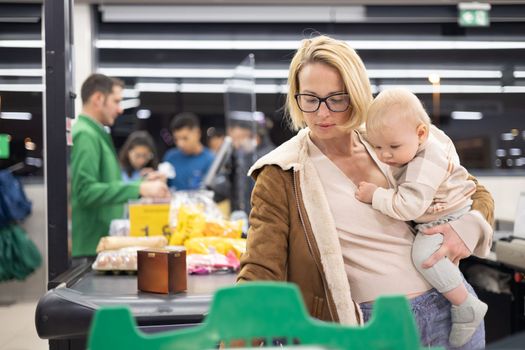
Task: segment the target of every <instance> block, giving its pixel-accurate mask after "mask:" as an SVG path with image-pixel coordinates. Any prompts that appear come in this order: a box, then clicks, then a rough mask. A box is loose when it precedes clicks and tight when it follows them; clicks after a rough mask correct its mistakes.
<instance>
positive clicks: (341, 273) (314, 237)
mask: <svg viewBox="0 0 525 350" xmlns="http://www.w3.org/2000/svg"><path fill="white" fill-rule="evenodd" d="M308 132H309V130H308V129H303V130H301V131H300V132H299V133H298V134H297V135H296V136H295V137H293V138H292V139H290V140H289V141H287V142H285V143H284V144H282V145H281V146H279V147H278V148H277V149H275V150H274V151H272V152H270V153H269V154H267V155H266V156H264V157H262V158H261V159H259V160H258V161H257V162H256V163H255V164H254V165H253V167H252V168H251V169H250V172H249V174H251V175H252V176H253V177H254V178H255V180H256V184H255V187H254V189H253V192H252V211H251V213H250V229H249V231H248V238H247V239H248V240H247V251H246V253H245V254H244V255H243V256H242V258H241V270H240V272H239V275H238V281H239V282H242V281H254V280H274V281H288V282H292V283H295V284H297V286H298V287H299V289H300V290H301V293H302V295H303V298H304V301H305V304H306V306H307V308H308V310H309V312H310V314H311V315H312V316H313V317H316V318H319V319H321V320H326V321H335V322H340V323H343V324H350V325H355V324H360V323H361V312H360V309H359V306H358V305H357V303H355V302H354V301H353V300H352V293H351V288H350V285H349V283H348V278H347V276H346V272H345V267H344V262H343V254H342V252H341V247H340V244H339V237H338V233H337V230H336V227H335V222H334V220H333V218H332V215H331V211H330V208H329V205H328V201H327V199H326V196H325V194H324V190H323V186H322V183H321V179H320V178H319V177H318V175H317V171H316V169H315V167H314V165H313V163H312V161H311V160H310V158H309V156H308V145H307V138H308ZM478 192H480V193H481V194H483V195H484V196H485V197H484V199H483V200H480V201H479V202H483V205H482V207H483V208H484V209H487V210H486V212H487V214H488V213H491V212H492V210H493V203H492V202H491V201H492V199H491V197H490V194H488V193H487V192H486V191H485V190H484V189H483V188H479V189H478ZM476 194H478V193H476ZM475 203H476V200H475ZM474 207H475V206H474ZM482 211H483V214H484V215H485V216H487V215H486V213H485V210H482ZM485 235H488V233H486V234H485ZM476 238H477V240H479V241H483V242H484V243H483V244H482V245H483V246H485V245H486V244H490V238H485V239H483V240H480V239H479V237H476ZM466 243H467V242H466ZM467 246H469V247H471V246H474V247H479V246H480V244H479V243H478V242H474V243H473V244H468V243H467ZM476 249H478V248H476ZM478 250H479V249H478Z"/></svg>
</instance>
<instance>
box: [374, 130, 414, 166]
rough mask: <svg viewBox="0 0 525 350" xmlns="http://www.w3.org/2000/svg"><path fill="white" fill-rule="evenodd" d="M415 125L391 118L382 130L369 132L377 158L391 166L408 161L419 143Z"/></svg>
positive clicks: (401, 164) (412, 156)
mask: <svg viewBox="0 0 525 350" xmlns="http://www.w3.org/2000/svg"><path fill="white" fill-rule="evenodd" d="M417 127H418V126H417V125H414V124H413V123H406V122H397V123H396V122H394V120H392V123H390V122H389V123H388V124H387V125H385V126H384V128H383V129H382V130H380V131H377V132H375V133H371V134H369V141H370V143H371V144H372V145H373V146H374V148H375V151H376V154H377V156H378V157H379V160H381V161H382V162H383V163H386V164H388V165H390V166H393V167H402V166H404V165H405V164H407V163H408V162H410V161H411V160H412V159H413V158H414V156H415V155H416V153H417V150H418V148H419V145H420V143H421V142H420V137H419V136H418V131H417Z"/></svg>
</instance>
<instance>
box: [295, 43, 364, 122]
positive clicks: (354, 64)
mask: <svg viewBox="0 0 525 350" xmlns="http://www.w3.org/2000/svg"><path fill="white" fill-rule="evenodd" d="M311 63H322V64H326V65H327V66H329V67H332V68H334V69H336V70H337V71H338V72H339V74H340V75H341V78H342V80H343V84H344V86H345V92H347V93H348V95H349V96H350V108H349V109H348V113H349V116H350V118H349V119H348V122H346V124H345V125H344V127H345V128H346V129H356V128H358V127H359V126H361V125H362V124H363V123H364V122H365V120H366V111H367V109H368V105H369V104H370V103H371V101H372V89H371V87H370V81H369V80H368V75H367V73H366V69H365V65H364V64H363V61H362V60H361V58H360V57H359V56H358V55H357V53H356V52H355V50H354V49H352V48H351V47H350V46H348V44H346V43H345V42H343V41H340V40H336V39H332V38H330V37H328V36H324V35H322V36H318V37H315V38H313V39H304V40H303V41H302V44H301V47H300V48H299V49H298V50H297V52H296V53H295V55H294V57H293V59H292V62H291V63H290V70H289V73H288V96H287V98H286V107H287V112H288V113H287V114H288V116H289V122H290V127H291V128H292V129H293V130H299V129H301V128H304V127H305V126H306V123H305V120H304V116H303V112H302V111H301V109H299V106H298V105H297V101H296V100H295V94H297V93H299V91H300V86H299V73H300V72H301V70H302V69H303V68H304V67H305V66H306V65H308V64H311Z"/></svg>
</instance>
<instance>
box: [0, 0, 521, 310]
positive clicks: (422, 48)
mask: <svg viewBox="0 0 525 350" xmlns="http://www.w3.org/2000/svg"><path fill="white" fill-rule="evenodd" d="M156 2H157V3H158V5H155V6H154V5H151V4H149V2H147V1H115V0H109V1H98V2H97V1H80V0H79V1H77V2H76V3H75V6H74V10H73V18H74V72H75V77H74V79H75V85H76V91H77V93H78V91H79V87H80V84H81V83H82V81H83V80H84V79H85V78H86V77H87V76H88V75H89V74H90V73H91V72H95V71H96V72H101V73H105V74H107V75H111V76H118V77H121V78H123V79H124V80H125V82H126V90H125V98H126V99H127V100H129V101H128V104H129V105H130V106H134V107H131V108H128V109H126V110H125V114H124V115H123V116H122V117H121V118H120V119H119V120H118V122H117V123H116V125H115V127H114V128H113V130H112V136H113V139H114V142H115V144H116V145H117V147H118V146H120V145H121V144H122V143H123V142H124V140H125V138H126V136H127V135H128V134H129V133H130V132H131V131H133V130H138V129H146V130H148V131H149V132H150V133H151V134H152V135H153V136H154V138H155V139H156V140H157V146H158V149H159V151H160V153H161V154H162V153H163V151H164V150H165V149H166V148H168V147H170V144H169V142H170V140H169V138H167V137H166V134H169V132H168V131H167V128H168V125H169V121H170V120H171V118H172V116H173V115H175V114H176V113H178V112H181V111H191V112H195V113H197V114H198V115H199V116H201V118H202V124H203V129H204V130H205V129H206V128H207V127H210V126H224V100H223V99H224V86H223V82H224V79H225V78H227V77H228V75H229V74H231V73H232V71H233V69H234V68H235V66H236V65H237V64H238V63H239V62H241V61H242V60H243V58H244V57H246V56H247V55H248V54H250V53H254V55H255V64H256V73H255V74H256V78H257V79H256V91H257V97H256V99H257V110H260V111H262V112H264V113H265V114H266V116H267V117H269V118H270V119H271V120H272V121H273V124H274V126H273V129H272V130H271V133H270V135H271V137H272V139H273V141H274V142H275V143H276V144H280V143H281V142H283V141H284V140H286V139H287V138H288V137H290V135H291V133H290V132H288V131H286V130H285V129H286V127H285V125H284V123H283V108H282V107H283V105H284V101H285V95H284V94H283V92H284V91H286V87H285V85H286V76H287V67H288V65H289V61H290V59H291V57H292V55H293V52H294V48H295V47H297V43H298V42H299V40H301V39H303V38H305V37H309V36H311V35H313V33H316V32H320V33H323V34H329V35H334V36H335V37H337V38H340V39H346V40H349V41H350V42H355V43H356V45H355V47H356V48H357V51H358V53H359V54H360V55H361V57H362V58H363V60H364V62H365V65H366V66H367V68H368V69H369V73H370V78H371V82H372V84H373V85H374V86H375V87H376V89H378V90H379V89H381V88H382V87H384V86H387V85H411V86H412V90H413V91H414V92H416V93H417V94H418V96H419V97H420V98H421V99H422V100H423V101H424V104H425V106H426V107H427V110H428V112H429V113H430V114H431V115H432V117H433V120H434V123H436V124H438V126H439V127H440V128H442V129H443V130H444V131H446V132H447V133H448V134H449V135H450V136H451V138H452V139H453V140H454V141H455V142H456V146H457V148H458V151H459V153H460V156H461V157H462V160H463V163H464V164H465V165H466V167H467V168H468V169H469V171H471V173H472V174H474V175H476V176H477V177H478V179H479V180H480V182H481V183H482V184H483V185H485V186H486V187H487V188H488V189H489V190H490V191H491V193H492V194H493V196H494V199H495V202H496V218H497V219H498V220H499V222H500V223H501V225H502V226H501V227H503V228H504V229H508V228H509V227H510V226H509V225H511V223H512V221H513V220H514V216H515V213H516V206H517V201H518V197H519V194H520V192H523V191H525V154H524V153H525V115H524V114H525V103H524V97H525V4H520V2H517V1H492V2H491V4H492V9H491V11H490V21H491V22H490V26H488V27H472V28H465V27H460V26H459V25H458V23H457V7H456V2H454V1H446V2H443V1H426V2H425V3H426V4H428V5H424V6H422V5H420V3H421V2H420V1H404V2H399V4H403V5H402V6H399V5H398V6H394V5H392V2H391V1H367V2H366V3H367V5H366V6H364V5H362V3H364V2H363V1H343V0H332V1H328V2H326V1H313V0H312V1H304V0H303V1H294V0H286V1H240V0H238V1H234V0H232V1H205V0H196V1H176V0H172V1H156ZM102 3H103V4H102ZM190 3H191V4H190ZM42 13H43V6H42V4H41V3H38V2H34V1H15V2H6V1H0V95H1V96H2V115H1V116H0V117H1V119H0V133H7V134H10V135H11V152H12V155H11V158H10V159H8V160H1V161H0V168H6V167H8V166H10V165H13V164H15V163H17V162H20V161H23V160H24V159H25V158H26V157H35V158H42V157H45V151H44V150H43V147H42V146H43V135H44V132H43V110H44V108H43V92H44V90H45V83H44V77H43V76H44V69H45V68H44V67H43V63H42V55H43V52H42V51H43V45H44V42H43V39H44V38H43V35H42V32H43V27H42ZM199 40H203V41H209V42H208V43H203V44H202V45H195V43H198V41H199ZM216 40H221V41H224V42H223V44H221V45H220V47H218V48H210V46H211V45H213V42H214V41H216ZM458 40H459V41H462V42H475V41H484V42H488V44H487V47H485V48H479V49H465V46H466V45H468V43H464V44H458V43H456V44H455V45H454V42H455V41H458ZM378 41H381V42H383V43H382V44H381V43H378ZM415 41H419V43H416V42H415ZM436 42H437V43H441V44H443V45H451V47H448V48H445V49H444V48H437V47H434V48H432V47H431V46H434V45H436V44H435V43H436ZM294 43H295V44H294ZM513 43H514V44H516V45H515V46H517V48H513ZM489 44H490V45H489ZM294 45H295V46H294ZM385 45H387V48H385ZM426 45H428V46H429V47H427V46H426ZM119 46H120V47H119ZM489 46H491V47H489ZM501 46H503V47H505V48H494V47H501ZM168 47H169V48H168ZM435 72H438V73H440V76H441V81H440V87H439V89H440V94H439V96H438V97H439V109H437V108H436V104H435V102H436V94H435V93H434V92H435V91H436V90H435V89H436V86H432V84H431V83H430V82H429V80H428V76H429V75H430V74H432V73H435ZM79 110H80V98H77V99H76V113H78V111H79ZM139 110H142V112H139ZM144 110H147V111H149V118H147V119H140V118H139V117H138V115H139V116H142V117H144V116H145V115H147V114H148V112H144ZM454 111H469V112H479V113H481V115H482V119H477V120H459V119H453V118H452V117H451V116H452V112H454ZM9 112H26V113H30V115H31V117H30V119H29V120H13V119H7V118H9V114H8V113H9ZM477 116H479V114H477ZM20 173H21V175H24V176H23V183H24V187H25V191H26V193H27V195H28V196H29V198H30V199H31V200H32V202H33V213H32V215H31V216H30V218H29V219H28V220H26V222H24V224H23V226H24V228H25V229H26V231H27V232H28V233H29V235H30V237H31V239H32V240H33V241H34V242H35V243H36V244H37V246H38V248H39V249H40V251H41V253H42V255H43V257H44V261H46V260H47V241H46V231H45V227H46V209H45V205H46V198H45V185H44V178H43V171H42V170H37V171H35V170H34V169H31V171H26V170H22V171H21V172H20ZM64 186H66V184H64ZM48 195H49V196H52V195H53V194H52V193H48ZM46 283H47V270H46V266H45V265H44V266H43V267H42V268H40V269H39V270H38V271H36V272H35V273H34V274H33V275H32V276H30V277H29V278H28V279H27V280H26V281H23V282H8V283H0V300H2V301H15V302H18V301H25V300H36V299H38V298H39V297H40V296H41V295H42V294H44V293H45V291H46Z"/></svg>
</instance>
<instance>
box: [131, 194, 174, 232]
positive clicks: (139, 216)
mask: <svg viewBox="0 0 525 350" xmlns="http://www.w3.org/2000/svg"><path fill="white" fill-rule="evenodd" d="M169 213H170V205H169V203H162V204H143V203H140V204H139V203H137V204H130V205H129V231H130V236H160V235H164V236H166V238H167V239H168V242H169V240H170V237H171V230H170V225H169Z"/></svg>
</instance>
